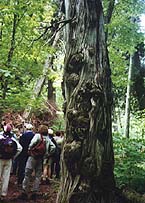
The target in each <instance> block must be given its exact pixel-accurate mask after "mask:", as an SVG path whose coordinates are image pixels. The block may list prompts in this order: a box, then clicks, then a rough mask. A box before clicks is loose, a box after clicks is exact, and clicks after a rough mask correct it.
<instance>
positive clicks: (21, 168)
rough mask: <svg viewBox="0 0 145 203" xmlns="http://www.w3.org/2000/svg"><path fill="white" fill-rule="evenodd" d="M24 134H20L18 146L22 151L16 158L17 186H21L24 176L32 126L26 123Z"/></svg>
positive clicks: (31, 136)
mask: <svg viewBox="0 0 145 203" xmlns="http://www.w3.org/2000/svg"><path fill="white" fill-rule="evenodd" d="M25 129H26V130H25V132H24V133H23V134H22V136H21V137H20V140H19V142H20V144H21V145H22V147H23V150H22V152H21V154H20V155H19V157H18V171H17V183H18V185H21V184H22V182H23V179H24V176H25V166H26V162H27V160H28V157H29V155H28V147H29V144H30V142H31V140H32V138H33V137H34V132H33V125H32V124H31V123H27V124H26V125H25Z"/></svg>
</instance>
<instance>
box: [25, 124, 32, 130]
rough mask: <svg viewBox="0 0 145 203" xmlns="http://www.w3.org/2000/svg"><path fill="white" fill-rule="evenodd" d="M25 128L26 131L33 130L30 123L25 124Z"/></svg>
mask: <svg viewBox="0 0 145 203" xmlns="http://www.w3.org/2000/svg"><path fill="white" fill-rule="evenodd" d="M25 127H26V130H32V129H33V125H32V124H31V123H27V124H26V126H25Z"/></svg>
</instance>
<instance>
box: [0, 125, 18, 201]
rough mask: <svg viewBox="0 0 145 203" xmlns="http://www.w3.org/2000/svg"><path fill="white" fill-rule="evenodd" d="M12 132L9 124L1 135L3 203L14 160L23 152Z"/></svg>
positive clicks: (1, 195)
mask: <svg viewBox="0 0 145 203" xmlns="http://www.w3.org/2000/svg"><path fill="white" fill-rule="evenodd" d="M11 130H12V127H11V125H9V124H7V125H5V126H4V131H3V133H1V134H0V180H1V191H0V200H1V201H2V200H4V199H5V197H6V196H7V192H8V184H9V179H10V172H11V167H12V160H13V159H15V158H16V157H17V156H18V155H19V154H20V152H21V151H22V146H21V145H20V144H19V142H18V141H17V140H16V139H15V138H14V137H13V134H12V133H11Z"/></svg>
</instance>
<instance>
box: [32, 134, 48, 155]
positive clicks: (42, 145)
mask: <svg viewBox="0 0 145 203" xmlns="http://www.w3.org/2000/svg"><path fill="white" fill-rule="evenodd" d="M45 152H46V142H45V140H44V138H43V136H42V135H41V140H40V142H38V143H37V144H36V145H34V146H33V147H32V148H31V149H30V150H29V152H28V154H29V155H30V156H33V157H34V158H41V157H43V156H44V154H45Z"/></svg>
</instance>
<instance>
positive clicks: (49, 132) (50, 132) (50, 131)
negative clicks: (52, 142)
mask: <svg viewBox="0 0 145 203" xmlns="http://www.w3.org/2000/svg"><path fill="white" fill-rule="evenodd" d="M53 133H54V132H53V130H52V129H50V128H49V129H48V134H49V135H50V136H53Z"/></svg>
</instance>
